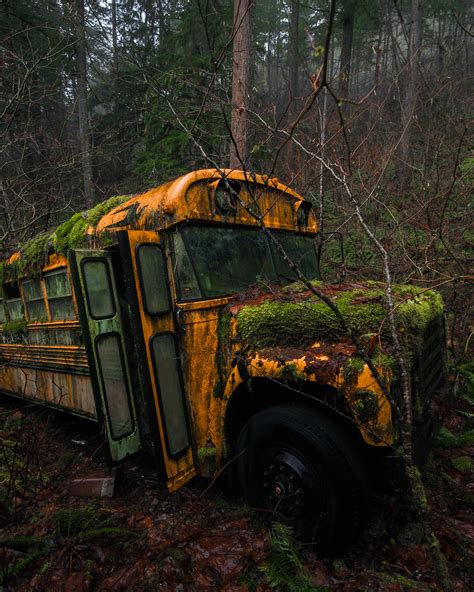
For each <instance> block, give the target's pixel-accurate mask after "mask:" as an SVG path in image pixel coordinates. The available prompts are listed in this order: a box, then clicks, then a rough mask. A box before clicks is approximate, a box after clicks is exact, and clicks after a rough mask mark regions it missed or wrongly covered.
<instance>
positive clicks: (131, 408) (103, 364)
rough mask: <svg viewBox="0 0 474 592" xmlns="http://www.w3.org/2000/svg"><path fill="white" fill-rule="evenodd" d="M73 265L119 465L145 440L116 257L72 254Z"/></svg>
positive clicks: (100, 402)
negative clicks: (121, 304)
mask: <svg viewBox="0 0 474 592" xmlns="http://www.w3.org/2000/svg"><path fill="white" fill-rule="evenodd" d="M69 262H70V267H71V272H72V278H73V284H74V292H75V295H76V300H77V304H78V309H79V316H80V319H81V325H82V330H83V334H84V341H85V344H86V350H87V356H88V360H89V368H90V373H91V381H92V385H93V391H94V396H95V401H96V408H97V415H98V417H99V419H101V420H103V422H104V424H105V429H106V436H107V441H108V446H109V456H110V460H111V461H112V463H116V462H118V461H120V460H122V459H124V458H125V457H126V456H128V455H130V454H133V453H135V452H137V451H138V450H140V448H141V441H140V433H139V429H138V423H137V413H136V409H135V403H134V396H133V395H134V392H133V391H134V388H133V385H132V381H131V378H130V356H129V351H128V350H129V348H128V345H127V340H126V338H125V327H124V322H123V318H122V313H121V307H120V301H119V295H118V289H117V282H116V279H115V277H114V273H113V266H112V254H111V253H110V252H107V251H99V250H76V251H69Z"/></svg>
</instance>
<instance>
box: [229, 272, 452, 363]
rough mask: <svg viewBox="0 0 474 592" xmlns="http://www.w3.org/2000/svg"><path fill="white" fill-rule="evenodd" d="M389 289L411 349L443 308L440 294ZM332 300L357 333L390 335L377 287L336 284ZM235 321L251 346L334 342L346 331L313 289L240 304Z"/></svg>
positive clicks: (410, 351) (382, 297)
mask: <svg viewBox="0 0 474 592" xmlns="http://www.w3.org/2000/svg"><path fill="white" fill-rule="evenodd" d="M294 289H295V288H292V290H294ZM296 289H298V283H297V286H296ZM393 292H394V296H395V301H396V305H397V308H396V311H395V315H396V321H397V324H398V327H399V329H400V332H401V334H402V336H404V339H403V341H404V345H405V348H406V353H408V354H414V353H416V352H417V351H418V349H419V347H420V345H421V342H420V340H421V337H422V335H423V333H424V331H425V329H426V328H427V326H428V324H429V323H430V321H432V320H433V319H435V318H437V317H439V315H441V314H442V312H443V303H442V299H441V296H440V295H439V294H438V293H436V292H433V291H427V292H423V291H422V290H421V289H419V288H416V287H414V286H394V288H393ZM333 301H334V303H335V304H336V305H337V307H338V309H339V311H340V313H341V314H342V316H343V317H344V319H345V321H346V323H347V324H348V325H349V326H350V327H351V329H352V330H353V331H354V332H355V333H356V334H357V335H358V336H359V337H361V336H364V335H368V334H371V333H374V334H378V333H379V331H380V330H381V332H382V338H389V337H390V327H389V323H388V319H387V310H386V306H385V291H384V289H383V288H377V289H375V288H372V287H369V288H364V287H362V288H357V289H353V290H345V291H343V290H341V291H339V292H338V293H337V295H336V296H334V297H333ZM237 326H238V333H239V336H240V337H241V339H242V341H244V342H247V343H250V344H252V345H253V346H254V347H256V348H263V347H274V346H281V347H284V346H299V347H301V346H302V347H305V346H308V345H310V344H311V343H313V342H314V341H317V340H328V341H333V342H334V341H338V340H339V339H340V338H341V337H346V336H347V335H346V334H345V332H344V329H343V328H342V326H341V323H340V321H339V319H338V318H337V317H336V315H335V314H334V312H333V311H332V310H331V309H330V308H329V307H328V306H327V305H326V304H325V303H324V302H322V301H320V300H319V299H318V298H317V297H316V296H314V295H309V296H308V298H307V299H306V301H304V302H301V301H300V302H298V301H295V302H288V301H285V300H284V301H282V300H271V299H269V300H268V301H266V302H263V303H262V304H258V305H248V306H244V307H243V308H242V309H241V310H240V312H239V313H238V315H237ZM379 361H380V362H381V363H383V364H387V365H389V366H392V365H393V360H392V359H390V358H388V357H384V356H381V355H379Z"/></svg>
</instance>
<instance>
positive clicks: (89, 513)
mask: <svg viewBox="0 0 474 592" xmlns="http://www.w3.org/2000/svg"><path fill="white" fill-rule="evenodd" d="M463 405H464V404H462V403H459V402H458V403H455V404H453V403H452V402H451V403H450V404H447V405H445V407H444V409H443V411H444V413H445V416H446V419H445V420H446V425H447V427H448V428H449V430H450V431H451V433H453V434H455V435H456V434H460V433H463V431H465V430H466V422H467V421H468V415H466V414H469V413H470V412H472V409H471V410H470V411H468V410H467V409H466V408H465V406H463ZM473 452H474V447H473V446H472V444H468V443H463V444H461V445H456V446H445V445H441V443H440V444H439V445H438V446H437V447H436V448H435V449H434V452H433V453H432V456H431V459H430V461H429V463H428V467H427V469H426V471H425V480H426V483H427V486H428V494H429V503H430V507H431V510H432V516H433V525H434V528H435V531H436V533H437V535H438V536H439V538H440V541H441V545H442V549H443V552H444V553H445V555H446V557H447V559H448V563H449V567H450V574H451V578H452V583H453V589H454V590H472V589H474V520H473V518H474V508H473V504H472V502H473V500H474V476H473V473H472V465H470V464H469V462H468V461H469V459H472V457H473ZM460 458H461V459H464V461H462V460H461V461H459V460H458V459H460ZM466 459H467V460H466ZM0 469H1V472H0V528H1V533H0V589H2V581H3V590H11V591H17V590H18V591H23V590H38V591H41V590H45V591H48V592H50V591H58V592H60V591H61V592H62V591H64V592H85V591H89V590H90V591H92V590H100V591H102V590H104V591H108V590H111V591H122V590H123V591H125V590H127V591H128V590H165V591H168V590H169V591H171V590H173V591H175V590H176V591H179V590H182V591H188V590H189V591H202V590H209V591H214V590H215V591H217V590H221V591H226V592H231V591H232V592H237V591H245V590H258V591H262V592H263V591H266V590H272V589H277V590H295V589H298V584H297V582H298V581H300V580H299V579H298V578H300V576H301V574H300V573H296V572H295V573H294V574H291V573H289V574H286V575H287V576H288V577H287V579H286V580H285V579H284V578H283V579H282V582H281V584H278V585H277V586H276V588H275V587H273V588H272V587H271V586H270V583H271V579H270V578H269V573H270V572H271V567H272V562H273V563H274V562H275V557H277V560H278V561H280V563H281V555H278V554H275V548H274V546H273V545H272V544H271V542H270V539H269V536H268V533H267V530H266V527H265V525H264V523H263V520H262V517H261V516H260V515H259V514H258V513H256V512H254V511H251V510H250V509H249V508H247V507H246V506H245V504H244V503H243V502H242V500H241V499H240V498H239V497H238V494H237V493H236V492H234V491H232V489H230V488H229V487H228V485H227V481H226V480H225V479H224V480H223V482H215V483H212V482H210V481H205V480H200V479H195V480H194V481H192V482H191V483H190V484H188V485H187V486H185V487H184V488H182V489H181V490H179V491H178V492H176V493H173V494H169V493H167V492H166V491H165V490H164V488H163V487H162V486H161V485H160V483H159V479H158V477H157V473H156V472H155V471H154V468H153V465H151V464H150V463H149V462H146V461H145V460H143V459H141V460H140V459H132V460H129V461H128V462H127V463H125V465H124V466H123V467H122V468H121V469H119V470H118V472H117V474H116V484H115V493H114V496H113V497H112V498H110V497H78V496H75V495H71V494H70V493H69V486H70V483H71V481H73V480H74V479H78V478H83V477H87V476H90V475H96V476H97V475H110V470H109V469H107V468H106V467H105V464H104V460H103V457H102V445H101V438H100V437H99V436H98V435H97V433H96V432H95V429H94V428H93V427H92V426H90V425H89V424H87V423H86V422H82V421H80V420H77V419H72V418H70V417H65V416H64V415H61V414H59V413H55V412H52V411H50V410H46V409H44V408H43V409H38V408H31V407H26V406H20V405H19V404H18V403H17V402H11V401H10V402H3V401H2V403H1V405H0ZM420 541H421V533H420V532H419V528H418V525H417V522H416V517H414V516H413V515H411V513H410V510H409V504H408V502H407V500H406V499H404V495H403V493H402V492H400V491H395V490H394V489H393V488H391V489H388V490H387V488H385V489H383V490H381V491H377V492H376V493H375V495H374V499H373V508H372V515H371V519H370V521H369V522H368V523H367V525H366V528H365V530H364V532H363V533H362V535H361V537H360V539H359V541H358V542H357V544H356V545H355V546H354V547H353V548H352V549H351V551H350V552H349V553H348V554H347V555H345V556H344V557H341V558H338V559H333V560H329V559H321V558H319V557H318V556H317V555H316V554H315V553H313V552H312V551H311V550H310V549H305V548H298V553H299V556H300V558H301V564H296V567H295V565H294V564H292V563H291V561H289V562H288V563H289V567H288V569H289V570H290V571H291V569H296V571H301V570H303V571H304V572H305V577H306V576H307V579H306V580H305V581H309V582H310V587H309V588H306V589H314V590H341V591H349V590H357V591H359V590H383V591H391V590H393V591H396V590H415V589H416V590H441V588H440V587H439V585H438V583H437V582H436V576H435V570H434V566H433V564H432V560H431V556H430V553H429V550H428V549H426V548H425V547H424V546H423V545H422V544H421V542H420ZM295 547H296V545H292V548H293V549H294V548H295ZM278 557H280V559H278ZM292 565H293V567H291V566H292ZM291 582H293V584H291Z"/></svg>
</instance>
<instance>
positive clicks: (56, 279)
mask: <svg viewBox="0 0 474 592" xmlns="http://www.w3.org/2000/svg"><path fill="white" fill-rule="evenodd" d="M44 283H45V286H46V295H47V297H48V303H49V312H50V314H51V320H52V321H65V320H68V319H74V318H75V317H76V315H75V312H74V304H73V302H72V294H71V285H70V283H69V278H68V276H67V272H66V270H65V269H57V270H54V271H50V272H49V273H45V275H44Z"/></svg>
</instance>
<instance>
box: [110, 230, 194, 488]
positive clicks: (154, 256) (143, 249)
mask: <svg viewBox="0 0 474 592" xmlns="http://www.w3.org/2000/svg"><path fill="white" fill-rule="evenodd" d="M117 236H118V242H119V250H120V257H121V261H122V266H123V272H124V277H125V283H126V286H127V290H128V295H127V300H128V301H129V303H130V306H131V310H132V315H133V309H134V310H135V315H136V322H135V323H134V326H136V327H137V331H134V337H135V339H137V340H138V341H139V343H137V351H139V352H141V356H142V359H144V361H145V364H144V366H145V371H146V374H147V378H148V380H149V382H148V384H149V388H147V389H146V391H147V392H149V394H150V395H151V398H152V401H151V405H150V408H152V413H150V421H153V422H154V424H155V442H156V445H155V449H159V453H160V456H161V459H162V461H163V468H164V472H165V476H166V484H167V487H168V489H169V490H170V491H173V490H176V489H178V488H179V487H181V486H182V485H184V484H185V483H186V482H187V481H189V479H191V477H193V476H194V475H195V473H196V470H195V466H194V460H193V450H192V446H191V436H190V426H189V417H188V409H187V405H186V399H185V393H184V388H183V379H182V371H181V361H180V352H179V341H178V336H177V334H176V329H175V319H174V314H173V302H172V298H171V292H170V285H169V281H168V273H167V267H166V258H165V253H164V250H163V248H162V245H161V244H160V237H159V235H158V234H157V233H156V232H151V231H141V230H130V231H119V232H117ZM138 328H139V330H138Z"/></svg>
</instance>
